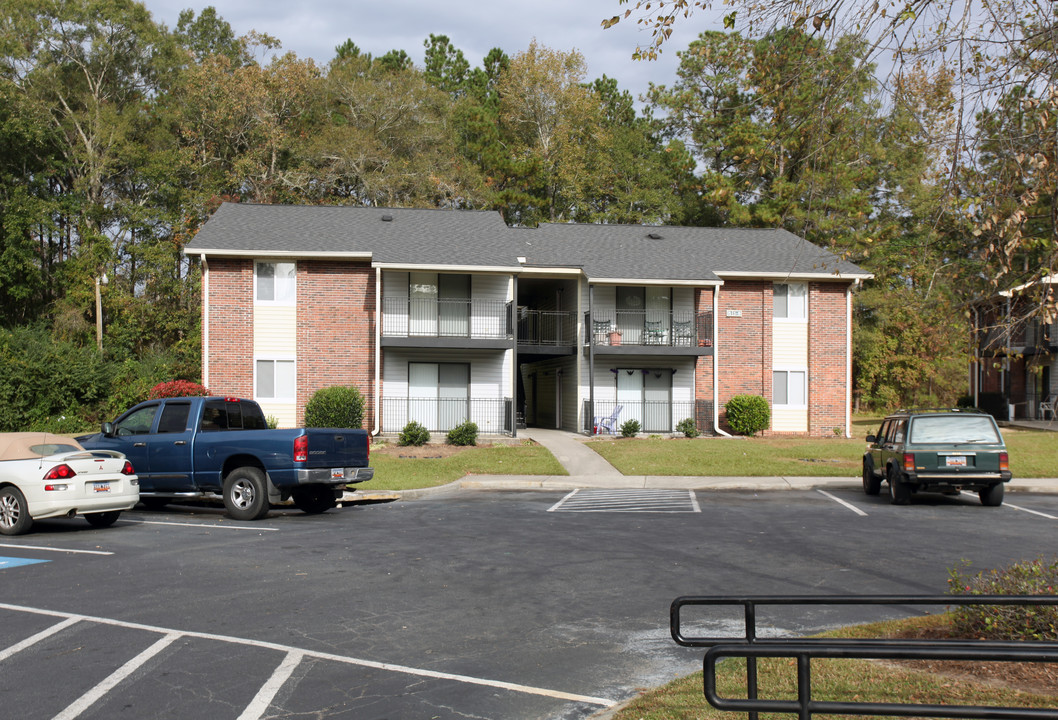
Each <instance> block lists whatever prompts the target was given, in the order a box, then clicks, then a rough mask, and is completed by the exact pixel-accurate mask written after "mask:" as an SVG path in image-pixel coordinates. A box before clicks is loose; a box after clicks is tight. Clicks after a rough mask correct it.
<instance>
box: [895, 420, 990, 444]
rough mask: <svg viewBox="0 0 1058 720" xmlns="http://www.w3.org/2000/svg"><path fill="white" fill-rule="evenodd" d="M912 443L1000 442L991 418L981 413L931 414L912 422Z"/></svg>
mask: <svg viewBox="0 0 1058 720" xmlns="http://www.w3.org/2000/svg"><path fill="white" fill-rule="evenodd" d="M908 442H912V443H999V442H1002V441H1001V440H1000V439H999V433H998V432H996V426H995V424H994V423H993V422H992V419H991V418H987V417H981V416H979V415H931V416H927V417H918V418H915V419H914V420H913V421H912V423H911V437H910V438H909V439H908Z"/></svg>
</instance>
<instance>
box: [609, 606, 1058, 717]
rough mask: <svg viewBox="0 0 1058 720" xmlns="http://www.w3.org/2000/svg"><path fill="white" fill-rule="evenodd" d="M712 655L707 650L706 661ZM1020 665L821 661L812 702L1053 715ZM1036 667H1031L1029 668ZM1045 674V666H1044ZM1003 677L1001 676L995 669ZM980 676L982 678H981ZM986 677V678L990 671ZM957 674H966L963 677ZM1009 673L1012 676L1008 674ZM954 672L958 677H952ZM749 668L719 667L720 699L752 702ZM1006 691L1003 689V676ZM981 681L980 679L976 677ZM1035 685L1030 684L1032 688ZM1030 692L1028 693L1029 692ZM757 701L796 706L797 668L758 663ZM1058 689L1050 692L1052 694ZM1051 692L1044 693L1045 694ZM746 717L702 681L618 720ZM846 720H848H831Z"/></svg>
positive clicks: (898, 626) (735, 663) (648, 699)
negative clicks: (714, 697)
mask: <svg viewBox="0 0 1058 720" xmlns="http://www.w3.org/2000/svg"><path fill="white" fill-rule="evenodd" d="M944 617H945V616H943V615H940V616H928V617H925V618H911V619H909V620H902V621H895V622H886V623H876V624H873V625H866V626H858V627H856V628H847V629H846V630H844V631H836V632H834V633H828V635H833V636H838V637H855V636H859V637H889V636H893V635H899V634H903V633H904V632H906V631H909V630H912V629H914V628H921V627H923V626H928V627H940V626H943V625H944V623H945V620H944ZM704 654H705V649H704V648H703V649H702V655H703V656H704ZM1012 665H1013V664H1010V663H1002V664H998V663H997V664H993V665H992V666H991V667H988V666H989V664H987V663H985V664H979V665H977V666H976V668H977V670H975V668H973V667H971V668H970V673H971V674H970V675H969V676H967V675H966V674H965V673H966V672H967V668H966V666H965V664H964V665H963V667H960V668H954V667H950V666H948V667H945V665H944V664H943V663H941V664H939V665H937V666H936V667H937V669H938V671H939V672H942V673H945V674H933V673H930V672H926V671H924V670H921V669H915V668H911V667H909V666H907V665H906V664H898V663H882V662H878V661H870V660H816V661H813V662H812V697H813V699H817V700H829V701H863V702H887V703H895V702H913V703H928V704H958V705H985V706H1005V707H1018V708H1027V707H1034V708H1050V707H1054V705H1055V702H1056V697H1055V696H1054V695H1053V694H1052V695H1050V696H1047V695H1043V694H1038V693H1040V692H1041V690H1040V688H1041V686H1042V687H1048V684H1047V682H1046V681H1045V682H1044V683H1042V684H1041V683H1040V682H1039V678H1040V676H1039V673H1038V672H1037V668H1036V667H1030V668H1027V677H1026V676H1022V675H1020V674H1019V673H1017V672H1013V671H1014V670H1015V668H1013V667H1012ZM1026 665H1031V664H1026ZM1037 667H1038V666H1037ZM997 668H999V669H1000V671H1001V672H1000V673H997V672H996V669H997ZM978 670H979V672H978ZM989 670H990V672H988V673H987V674H986V671H989ZM957 671H959V672H961V673H963V674H961V675H960V674H957ZM1003 671H1011V672H1009V674H1004V673H1003ZM948 672H950V673H951V674H947V673H948ZM745 673H746V670H745V661H744V660H740V659H737V658H732V659H729V660H726V661H724V662H721V663H720V664H719V665H718V666H717V691H718V694H719V695H720V696H721V697H726V698H745V697H746V683H745V678H746V675H745ZM997 674H999V676H1000V677H1001V678H1004V680H1005V682H1004V683H996V675H997ZM975 675H977V676H975ZM1030 683H1031V684H1030ZM1026 689H1028V691H1027V690H1026ZM758 690H759V693H758V697H761V698H767V699H769V700H795V699H796V698H797V668H796V665H795V664H794V661H793V660H790V659H783V658H773V659H761V660H760V661H759V662H758ZM1053 690H1054V688H1053V687H1051V688H1050V691H1051V692H1053ZM1043 692H1045V691H1043ZM738 717H745V715H744V714H738V713H723V712H720V711H719V710H715V709H713V708H712V706H710V705H709V703H707V702H706V700H705V696H704V694H703V692H702V673H700V672H698V673H695V674H693V675H691V676H688V677H685V678H680V679H678V680H675V681H674V682H672V683H670V684H668V685H666V686H664V687H661V688H658V689H656V690H652V691H649V692H646V693H644V694H643V695H641V696H640V697H638V698H636V699H634V700H632V701H631V702H630V703H628V704H627V705H626V706H624V707H623V708H622V709H620V710H619V711H617V712H616V713H615V714H614V715H613V716H612V720H672V718H687V719H688V720H690V719H691V718H694V719H696V720H700V719H704V718H738ZM761 717H762V718H777V717H784V718H790V717H795V716H794V715H775V714H772V715H769V714H764V713H762V714H761ZM828 717H847V716H828Z"/></svg>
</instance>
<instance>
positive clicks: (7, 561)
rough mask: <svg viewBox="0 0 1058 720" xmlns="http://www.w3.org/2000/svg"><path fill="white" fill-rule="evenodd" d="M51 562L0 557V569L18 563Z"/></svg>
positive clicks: (11, 566) (5, 568)
mask: <svg viewBox="0 0 1058 720" xmlns="http://www.w3.org/2000/svg"><path fill="white" fill-rule="evenodd" d="M46 562H51V561H50V560H31V559H30V558H13V557H0V570H7V569H8V568H13V567H19V566H20V565H36V564H37V563H46Z"/></svg>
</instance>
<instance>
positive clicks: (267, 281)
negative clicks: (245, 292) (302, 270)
mask: <svg viewBox="0 0 1058 720" xmlns="http://www.w3.org/2000/svg"><path fill="white" fill-rule="evenodd" d="M296 277H297V265H296V264H295V263H292V262H290V263H286V262H283V263H280V262H258V263H255V264H254V295H253V296H254V301H255V302H256V303H258V304H266V305H293V304H294V300H295V288H296V287H297V283H296Z"/></svg>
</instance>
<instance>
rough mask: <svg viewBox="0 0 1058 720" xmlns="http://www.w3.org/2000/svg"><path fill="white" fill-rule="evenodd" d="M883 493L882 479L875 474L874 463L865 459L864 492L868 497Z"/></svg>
mask: <svg viewBox="0 0 1058 720" xmlns="http://www.w3.org/2000/svg"><path fill="white" fill-rule="evenodd" d="M881 491H882V479H881V478H880V477H878V476H876V475H875V474H874V463H873V462H871V460H870V459H868V458H864V459H863V492H864V493H866V494H867V495H877V494H878V493H880V492H881Z"/></svg>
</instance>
